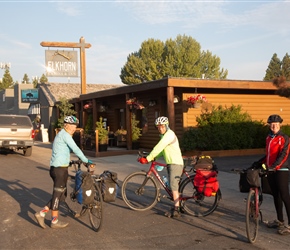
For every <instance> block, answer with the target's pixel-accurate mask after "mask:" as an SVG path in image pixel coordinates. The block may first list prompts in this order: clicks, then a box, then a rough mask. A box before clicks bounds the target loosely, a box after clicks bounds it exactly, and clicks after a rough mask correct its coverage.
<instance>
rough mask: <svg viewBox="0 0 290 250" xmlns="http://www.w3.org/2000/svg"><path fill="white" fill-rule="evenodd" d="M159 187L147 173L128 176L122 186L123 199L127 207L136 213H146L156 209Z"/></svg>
mask: <svg viewBox="0 0 290 250" xmlns="http://www.w3.org/2000/svg"><path fill="white" fill-rule="evenodd" d="M159 192H160V191H159V186H158V183H157V182H156V180H155V179H153V177H151V176H149V177H147V174H146V173H145V172H135V173H132V174H130V175H128V176H127V177H126V178H125V179H124V182H123V185H122V190H121V193H122V198H123V200H124V202H125V203H126V205H127V206H128V207H129V208H131V209H133V210H136V211H145V210H149V209H151V208H152V207H154V206H155V205H156V203H157V199H158V196H159Z"/></svg>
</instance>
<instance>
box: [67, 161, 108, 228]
mask: <svg viewBox="0 0 290 250" xmlns="http://www.w3.org/2000/svg"><path fill="white" fill-rule="evenodd" d="M82 165H84V166H85V167H86V168H89V164H87V163H84V162H82V161H81V160H76V161H70V163H69V166H70V167H73V169H74V170H75V171H80V170H81V166H82ZM91 177H92V179H93V181H94V189H95V193H94V201H93V203H92V204H89V205H84V204H79V203H78V202H77V199H76V194H75V176H72V175H69V178H68V183H67V194H68V195H67V199H66V200H65V206H66V208H67V210H68V212H69V213H70V214H72V216H73V218H80V217H83V216H84V215H86V214H87V213H88V214H89V216H88V218H89V221H90V224H91V226H92V229H93V230H94V231H96V232H98V231H99V230H100V229H101V227H102V222H103V197H102V192H101V189H100V186H101V182H102V179H100V178H99V177H98V176H97V175H95V174H92V173H91Z"/></svg>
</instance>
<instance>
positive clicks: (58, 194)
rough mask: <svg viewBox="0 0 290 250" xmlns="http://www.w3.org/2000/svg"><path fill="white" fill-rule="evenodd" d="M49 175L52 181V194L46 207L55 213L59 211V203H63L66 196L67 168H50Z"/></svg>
mask: <svg viewBox="0 0 290 250" xmlns="http://www.w3.org/2000/svg"><path fill="white" fill-rule="evenodd" d="M49 175H50V177H51V179H52V180H53V192H52V198H51V200H50V201H49V202H48V203H47V205H46V206H47V207H49V208H50V209H52V210H54V211H57V210H58V209H59V202H61V201H65V198H66V196H67V189H66V184H67V179H68V168H67V167H57V168H56V167H53V166H51V167H50V170H49Z"/></svg>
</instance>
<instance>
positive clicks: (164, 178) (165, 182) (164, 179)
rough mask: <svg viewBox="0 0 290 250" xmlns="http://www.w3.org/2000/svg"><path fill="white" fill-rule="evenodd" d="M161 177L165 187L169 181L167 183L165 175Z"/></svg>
mask: <svg viewBox="0 0 290 250" xmlns="http://www.w3.org/2000/svg"><path fill="white" fill-rule="evenodd" d="M162 179H163V182H164V184H165V186H166V187H169V183H168V179H167V177H166V176H163V177H162Z"/></svg>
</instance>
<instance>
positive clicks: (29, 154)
mask: <svg viewBox="0 0 290 250" xmlns="http://www.w3.org/2000/svg"><path fill="white" fill-rule="evenodd" d="M31 154H32V147H28V148H26V149H23V155H24V156H31Z"/></svg>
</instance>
